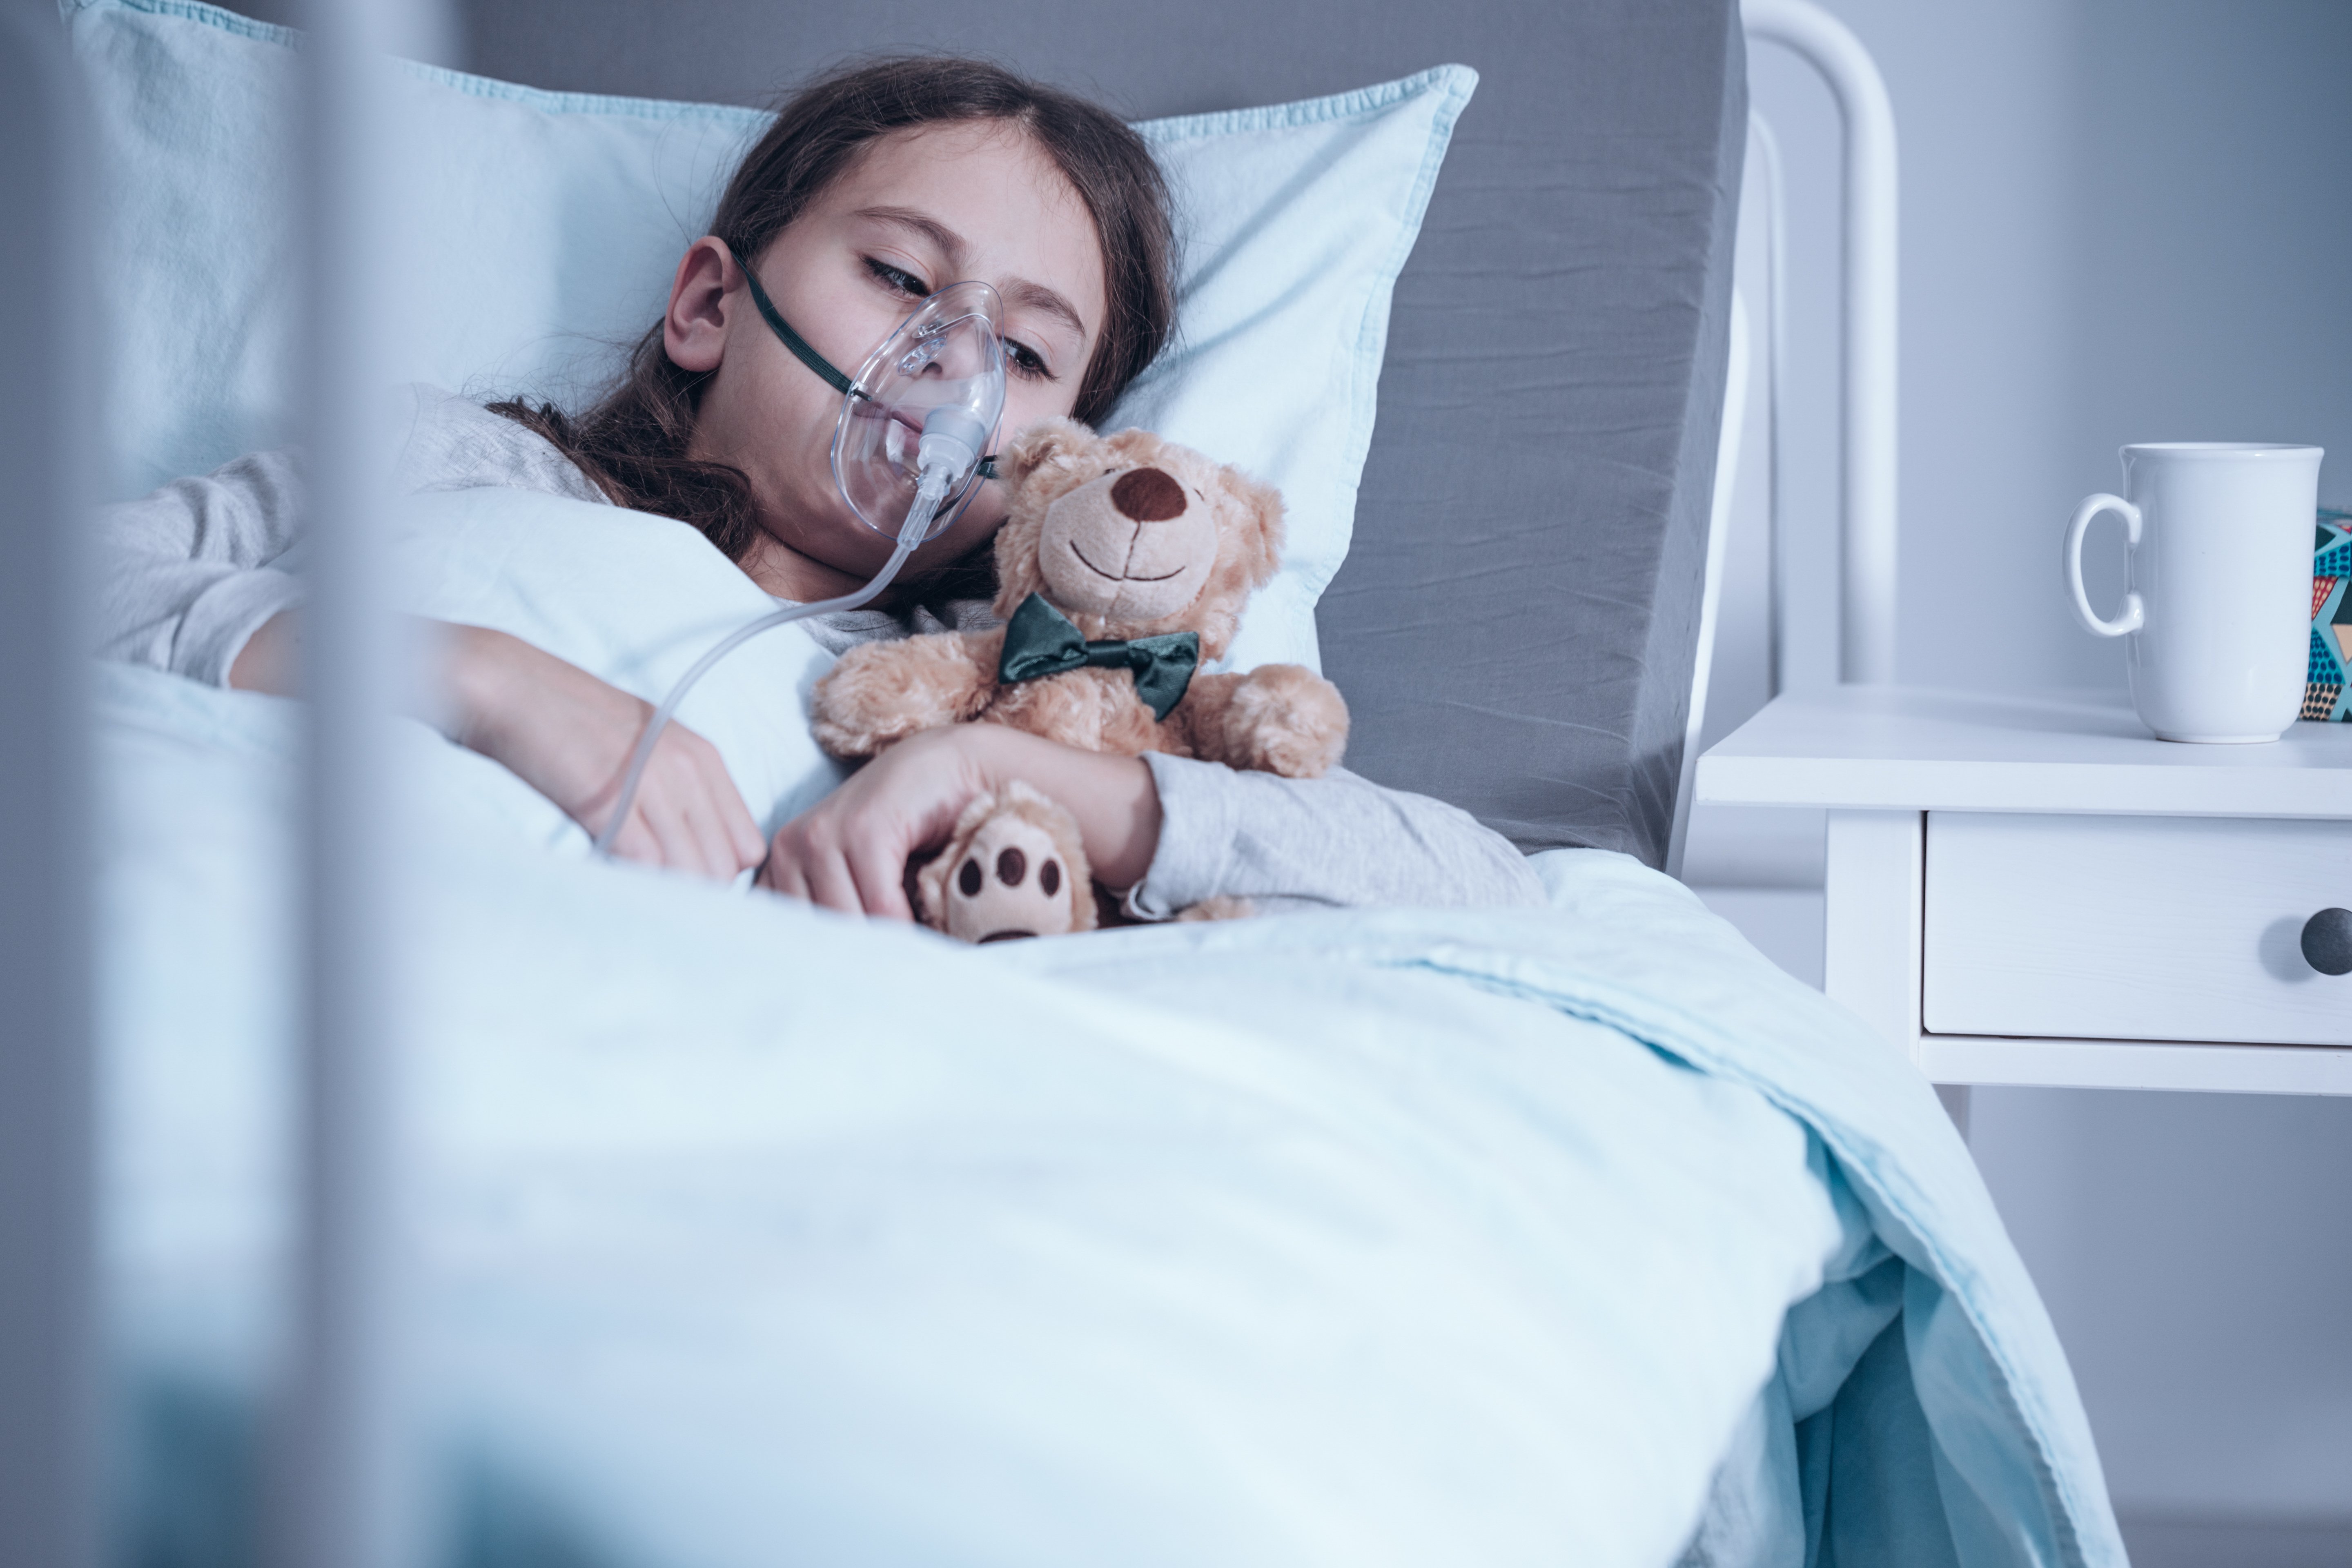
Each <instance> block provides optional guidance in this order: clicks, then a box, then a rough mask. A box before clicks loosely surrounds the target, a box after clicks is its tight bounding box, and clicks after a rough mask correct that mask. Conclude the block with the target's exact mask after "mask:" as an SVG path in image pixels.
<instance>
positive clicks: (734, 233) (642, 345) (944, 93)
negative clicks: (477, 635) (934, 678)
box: [490, 56, 1176, 594]
mask: <svg viewBox="0 0 2352 1568" xmlns="http://www.w3.org/2000/svg"><path fill="white" fill-rule="evenodd" d="M955 121H1005V122H1007V123H1010V124H1016V125H1019V126H1021V127H1023V128H1024V129H1025V130H1026V131H1027V132H1029V134H1030V135H1031V136H1032V137H1034V138H1035V140H1036V142H1037V145H1038V146H1039V147H1040V148H1042V149H1043V150H1044V151H1045V154H1046V155H1047V156H1048V157H1050V158H1052V159H1053V161H1054V163H1055V167H1057V168H1058V169H1060V170H1061V172H1062V174H1063V176H1064V177H1065V178H1066V179H1067V180H1068V181H1069V182H1070V184H1071V186H1072V187H1073V188H1074V189H1075V190H1076V192H1077V194H1078V197H1079V199H1080V200H1081V201H1082V202H1083V203H1084V204H1085V205H1086V208H1087V213H1088V214H1089V216H1092V217H1093V219H1094V224H1095V230H1096V233H1097V235H1099V236H1100V237H1101V241H1102V263H1103V282H1104V293H1105V295H1106V297H1107V309H1106V310H1105V313H1104V320H1103V325H1102V332H1101V336H1100V338H1099V339H1098V341H1097V343H1096V346H1095V353H1094V358H1093V360H1092V361H1090V362H1089V363H1088V364H1087V369H1086V374H1085V375H1084V377H1083V378H1082V379H1081V380H1080V382H1079V384H1078V395H1077V402H1076V406H1075V407H1074V408H1073V409H1072V411H1071V412H1072V413H1073V415H1074V416H1076V417H1077V418H1079V419H1081V420H1084V421H1086V422H1087V423H1089V424H1092V423H1094V422H1096V421H1097V420H1098V419H1100V418H1101V417H1102V416H1104V415H1105V414H1107V413H1108V412H1109V411H1110V406H1111V405H1112V404H1113V403H1115V402H1117V401H1118V395H1119V394H1120V393H1121V392H1123V391H1125V390H1126V388H1127V384H1128V383H1129V382H1130V381H1132V380H1134V379H1135V377H1136V375H1137V374H1139V373H1140V372H1141V371H1142V369H1143V367H1144V366H1145V365H1147V364H1150V363H1151V359H1152V356H1153V355H1154V354H1156V353H1159V352H1160V344H1161V343H1162V342H1166V340H1167V337H1168V332H1169V327H1170V323H1171V320H1172V318H1173V317H1174V315H1175V309H1176V287H1175V280H1174V278H1173V275H1172V268H1173V258H1174V252H1175V246H1174V242H1173V238H1172V235H1171V224H1170V220H1169V216H1168V192H1167V187H1166V184H1164V182H1163V181H1162V180H1161V178H1160V169H1159V165H1158V164H1156V163H1153V161H1152V158H1151V152H1150V148H1148V147H1147V146H1145V144H1144V142H1143V139H1142V138H1141V137H1139V136H1138V135H1136V133H1135V132H1133V131H1131V130H1129V128H1128V127H1127V126H1126V125H1125V124H1124V123H1122V122H1121V121H1119V119H1118V116H1116V115H1114V114H1112V113H1111V112H1110V111H1109V110H1106V109H1104V108H1102V107H1100V106H1099V105H1097V104H1093V103H1089V102H1087V100H1084V99H1081V98H1076V97H1074V96H1072V95H1071V94H1068V93H1066V92H1061V91H1058V90H1056V89H1053V88H1049V87H1045V86H1042V85H1040V84H1039V83H1036V82H1033V81H1029V80H1027V79H1024V78H1022V77H1018V76H1015V75H1013V73H1012V72H1011V71H1008V70H1005V69H1004V68H1002V67H999V66H994V65H990V64H988V63H987V62H985V61H982V60H971V59H960V58H945V57H937V56H914V57H906V58H891V59H884V60H878V61H875V62H873V63H871V64H867V65H863V66H856V67H853V68H846V69H844V70H840V71H836V72H835V73H834V74H832V75H830V76H827V77H824V78H822V79H819V80H817V81H815V82H814V83H812V84H811V85H810V86H808V87H806V88H804V89H802V90H801V91H800V92H798V93H795V94H794V95H793V98H792V99H791V100H790V101H789V102H787V103H786V104H785V105H784V106H783V108H782V110H781V111H780V112H779V113H778V114H777V116H776V121H775V123H774V124H773V125H772V126H771V127H769V129H768V132H767V134H766V135H764V136H762V137H761V139H760V141H759V143H758V145H756V146H754V147H753V148H752V149H751V152H750V153H747V154H746V155H745V157H744V159H743V162H742V163H741V164H740V165H739V166H738V167H737V169H736V171H735V175H734V178H732V179H731V180H730V181H729V182H728V184H727V190H726V194H725V195H721V196H720V197H719V210H718V212H717V213H716V214H715V215H714V216H712V218H711V220H710V232H711V233H712V234H713V235H715V236H716V237H719V239H722V240H724V241H726V243H727V244H728V245H730V246H731V247H734V249H735V251H736V253H737V254H738V255H740V256H745V257H751V258H755V259H756V258H758V257H759V256H760V255H761V253H762V252H763V251H765V250H766V248H767V247H768V245H769V242H770V241H772V240H773V239H774V238H775V237H776V236H777V235H778V234H780V233H782V230H783V229H784V227H785V226H786V225H788V224H790V223H791V222H792V221H793V219H794V218H796V217H798V216H800V215H801V214H802V213H803V211H804V210H806V209H807V207H808V205H809V204H810V203H812V202H814V200H816V198H817V197H818V196H819V195H823V194H824V190H825V189H826V187H827V186H829V185H831V184H833V182H834V181H835V180H836V179H838V178H839V177H840V176H841V174H843V172H844V171H845V170H846V169H847V168H848V167H849V166H850V163H852V161H853V160H854V159H855V158H856V154H857V153H858V152H859V151H860V150H861V149H862V148H864V147H865V146H866V144H867V143H868V142H873V141H874V140H876V139H877V138H878V137H882V136H887V135H888V134H889V133H890V132H894V131H904V130H909V129H912V128H913V127H916V126H920V125H933V124H940V123H947V122H955ZM708 379H709V378H708V375H707V374H702V373H696V372H689V371H686V370H681V369H680V368H678V366H677V365H676V364H674V363H671V361H670V357H669V355H668V353H667V352H666V351H665V350H664V348H663V346H662V328H661V323H659V322H656V323H655V324H654V327H653V330H652V331H648V332H647V333H646V335H645V336H644V337H642V338H640V339H638V340H637V344H636V347H635V350H634V351H632V352H631V353H630V355H629V362H628V366H627V368H626V369H625V371H624V372H623V373H622V374H621V376H620V379H619V380H618V382H617V383H616V384H614V386H613V388H612V389H611V390H610V391H609V392H607V393H606V394H605V395H604V398H603V399H602V400H601V401H600V402H598V403H597V404H596V405H594V406H593V407H592V408H590V409H589V410H588V411H587V412H586V413H584V414H583V415H581V416H579V417H577V418H572V417H571V416H567V415H565V414H564V413H563V412H562V410H560V409H558V408H557V407H555V406H554V405H552V404H548V403H541V404H536V405H534V404H531V403H530V402H528V401H525V400H522V399H515V400H512V401H509V402H505V403H494V404H492V405H490V408H491V411H492V412H494V413H498V414H502V415H504V416H507V417H508V418H509V419H512V420H514V421H516V422H517V423H518V424H520V425H523V426H528V427H529V428H530V429H532V430H534V431H537V432H538V433H539V434H540V435H541V436H544V437H547V439H548V440H549V441H551V442H552V443H553V444H554V445H555V447H557V449H558V450H560V451H562V453H563V455H564V456H565V457H567V458H571V459H572V461H573V462H575V463H577V464H579V465H580V467H581V468H582V469H583V471H585V472H586V473H587V474H588V476H589V477H590V478H591V479H594V480H595V481H596V482H597V484H598V485H600V486H601V487H602V488H603V489H604V492H605V493H606V494H607V495H610V496H611V497H612V498H613V500H615V501H617V502H619V503H620V504H621V505H623V506H625V507H631V508H634V509H635V510H639V511H650V512H657V513H659V514H661V515H663V516H666V517H674V518H677V519H679V520H680V521H686V522H690V523H692V524H693V525H694V526H695V527H696V528H698V529H699V530H701V531H702V533H703V535H704V536H705V537H706V538H708V539H709V541H710V542H711V543H713V544H715V545H717V546H718V547H719V549H720V550H721V551H723V552H726V554H727V557H728V559H730V561H740V560H741V559H742V558H743V556H744V555H745V553H746V552H749V551H750V549H751V544H752V542H754V540H756V539H757V538H758V533H759V524H758V522H757V521H755V519H754V518H753V515H752V510H751V484H750V482H749V481H748V480H747V479H745V478H744V477H743V473H742V470H740V469H739V468H733V467H731V466H730V465H728V464H725V463H711V462H702V461H698V460H696V459H694V458H689V457H688V456H687V442H688V438H689V437H691V436H692V434H693V431H694V418H695V409H696V406H697V405H698V402H699V401H700V396H701V390H702V386H703V384H704V383H705V382H706V381H707V380H708ZM1009 434H1010V432H1008V435H1009ZM975 554H976V555H978V556H980V557H982V558H983V559H984V558H985V556H986V555H987V551H986V549H985V547H983V548H982V550H980V551H978V552H975ZM934 585H936V579H935V580H934ZM974 586H976V587H977V588H978V591H979V592H980V593H982V594H985V593H986V592H988V589H987V588H986V587H985V586H984V585H978V584H975V585H974Z"/></svg>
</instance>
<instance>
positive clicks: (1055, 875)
mask: <svg viewBox="0 0 2352 1568" xmlns="http://www.w3.org/2000/svg"><path fill="white" fill-rule="evenodd" d="M1037 890H1038V891H1039V892H1041V893H1043V894H1045V896H1046V897H1047V898H1049V899H1050V898H1052V897H1053V896H1054V895H1055V893H1058V892H1060V891H1061V890H1062V864H1061V862H1060V861H1058V860H1048V861H1046V862H1045V864H1044V865H1043V866H1040V867H1038V868H1037Z"/></svg>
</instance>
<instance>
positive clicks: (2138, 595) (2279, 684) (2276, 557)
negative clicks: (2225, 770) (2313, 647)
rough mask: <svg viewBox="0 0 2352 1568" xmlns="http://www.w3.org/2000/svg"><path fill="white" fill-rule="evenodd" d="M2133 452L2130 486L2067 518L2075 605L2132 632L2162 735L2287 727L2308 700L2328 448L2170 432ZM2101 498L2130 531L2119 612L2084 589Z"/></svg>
mask: <svg viewBox="0 0 2352 1568" xmlns="http://www.w3.org/2000/svg"><path fill="white" fill-rule="evenodd" d="M2123 455H2124V489H2125V491H2126V494H2127V495H2128V497H2129V498H2130V499H2128V500H2126V499H2125V498H2124V497H2123V496H2111V495H2095V496H2092V497H2091V498H2089V499H2088V500H2085V501H2084V502H2083V504H2082V505H2081V506H2080V507H2078V508H2076V509H2075V511H2074V522H2073V524H2072V525H2070V526H2069V527H2068V528H2067V530H2066V586H2067V588H2068V589H2069V590H2070V591H2071V592H2072V593H2073V595H2074V614H2075V615H2076V616H2079V617H2081V619H2082V622H2083V625H2084V626H2087V627H2089V628H2090V629H2091V630H2092V631H2094V632H2096V633H2097V634H2098V635H2099V636H2101V637H2124V638H2126V639H2127V640H2126V642H2125V644H2124V649H2125V654H2126V662H2127V663H2128V665H2129V667H2130V670H2131V693H2132V702H2133V704H2134V705H2135V706H2136V707H2137V708H2138V709H2139V716H2140V718H2141V720H2142V721H2145V722H2146V723H2147V727H2148V728H2149V729H2151V730H2153V731H2156V733H2157V736H2158V739H2160V740H2166V741H2204V742H2257V741H2275V740H2277V739H2278V738H2279V736H2280V735H2282V734H2284V732H2285V731H2286V727H2287V726H2288V725H2290V724H2292V723H2294V720H2295V714H2296V713H2297V711H2298V710H2300V709H2301V708H2302V705H2303V683H2304V675H2305V667H2306V663H2307V660H2308V657H2309V654H2310V644H2311V541H2312V529H2313V526H2314V522H2313V520H2314V518H2315V516H2316V515H2317V513H2318V508H2319V459H2320V457H2321V455H2322V454H2321V449H2320V448H2319V447H2278V446H2268V445H2264V444H2262V443H2259V442H2235V441H2160V442H2155V443H2151V444H2149V445H2147V446H2137V447H2125V448H2124V454H2123ZM2103 511H2112V512H2114V513H2115V514H2116V515H2117V516H2118V517H2120V518H2122V519H2123V522H2124V535H2125V537H2126V539H2127V540H2128V541H2129V542H2130V545H2131V553H2130V568H2129V570H2130V577H2129V587H2130V592H2128V593H2126V595H2124V603H2123V609H2122V611H2121V613H2119V614H2118V615H2117V616H2116V618H2115V619H2114V620H2112V621H2107V620H2101V619H2100V618H2099V617H2098V616H2097V615H2096V614H2095V613H2094V612H2093V611H2092V609H2091V601H2090V597H2089V595H2086V594H2084V592H2083V534H2084V531H2085V530H2087V529H2088V528H2089V527H2090V526H2091V520H2092V519H2093V518H2095V517H2096V516H2098V515H2099V513H2101V512H2103Z"/></svg>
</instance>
